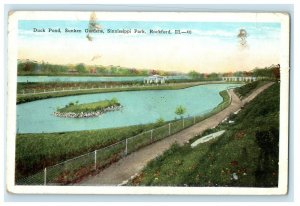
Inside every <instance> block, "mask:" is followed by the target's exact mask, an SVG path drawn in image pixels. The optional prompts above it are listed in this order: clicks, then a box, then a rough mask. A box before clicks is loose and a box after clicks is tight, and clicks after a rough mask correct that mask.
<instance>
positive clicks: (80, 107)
mask: <svg viewBox="0 0 300 206" xmlns="http://www.w3.org/2000/svg"><path fill="white" fill-rule="evenodd" d="M119 105H120V103H119V102H118V100H117V99H111V100H104V101H99V102H92V103H87V104H78V103H74V102H70V103H69V104H68V105H66V106H65V107H63V108H59V109H57V111H58V112H61V113H68V112H74V113H81V112H96V111H102V110H103V109H105V108H108V107H111V106H119Z"/></svg>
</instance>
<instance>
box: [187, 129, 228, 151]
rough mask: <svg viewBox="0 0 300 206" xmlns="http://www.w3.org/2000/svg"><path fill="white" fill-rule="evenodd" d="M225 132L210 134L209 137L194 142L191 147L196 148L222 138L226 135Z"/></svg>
mask: <svg viewBox="0 0 300 206" xmlns="http://www.w3.org/2000/svg"><path fill="white" fill-rule="evenodd" d="M224 132H225V130H221V131H218V132H215V133H212V134H209V135H206V136H204V137H201V138H200V139H197V140H196V141H195V142H193V143H192V144H191V147H192V148H194V147H196V146H197V145H198V144H202V143H204V142H208V141H210V140H212V139H214V138H216V137H219V136H221V135H222V134H224Z"/></svg>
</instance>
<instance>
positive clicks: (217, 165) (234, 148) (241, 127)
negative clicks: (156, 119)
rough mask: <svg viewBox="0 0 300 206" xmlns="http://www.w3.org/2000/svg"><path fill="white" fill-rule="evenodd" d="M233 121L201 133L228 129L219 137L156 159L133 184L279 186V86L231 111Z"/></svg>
mask: <svg viewBox="0 0 300 206" xmlns="http://www.w3.org/2000/svg"><path fill="white" fill-rule="evenodd" d="M230 120H232V121H234V123H233V124H229V123H228V122H225V123H223V124H221V125H219V126H218V127H216V128H214V129H209V130H207V131H206V132H204V134H202V135H207V134H210V133H212V132H215V131H219V130H223V129H225V130H226V132H225V133H224V134H223V135H222V136H220V137H218V138H216V139H215V140H212V141H210V142H207V143H203V144H200V145H198V146H196V147H195V148H193V149H191V147H190V144H186V145H184V146H179V145H176V144H175V145H173V146H172V147H171V149H169V150H167V151H166V152H165V153H164V154H163V155H161V156H159V157H158V158H156V159H154V160H153V161H151V162H150V163H149V164H148V165H147V166H146V167H145V168H144V169H143V171H142V172H141V174H140V175H139V176H137V177H136V178H134V179H133V180H132V182H131V183H130V184H131V185H159V186H242V187H276V186H277V184H278V151H279V149H278V142H279V84H277V83H276V84H274V85H272V86H271V87H270V88H269V89H267V90H266V91H264V92H263V93H261V94H260V95H259V96H257V98H256V99H254V100H253V101H252V102H250V103H249V104H248V105H246V106H245V107H244V109H242V110H241V111H240V112H239V113H238V114H237V115H231V117H230ZM200 137H201V136H197V137H195V138H194V139H193V140H192V141H190V142H193V141H195V140H196V139H198V138H200ZM283 138H287V137H283Z"/></svg>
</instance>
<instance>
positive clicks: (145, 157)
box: [76, 83, 273, 185]
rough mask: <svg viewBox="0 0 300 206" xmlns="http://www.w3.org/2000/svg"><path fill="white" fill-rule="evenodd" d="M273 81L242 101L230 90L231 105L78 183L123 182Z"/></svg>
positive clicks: (218, 119)
mask: <svg viewBox="0 0 300 206" xmlns="http://www.w3.org/2000/svg"><path fill="white" fill-rule="evenodd" d="M272 84H273V83H268V84H265V85H264V86H262V87H260V88H259V89H257V90H255V91H254V92H253V93H252V94H251V95H249V96H248V97H247V98H245V99H244V100H243V101H241V100H240V99H239V98H238V97H237V95H236V94H235V93H234V92H233V90H229V94H230V96H231V98H232V101H231V104H230V105H229V107H227V108H226V109H224V110H223V111H221V112H219V113H218V114H215V115H213V116H211V117H209V118H207V119H205V120H203V121H202V122H199V123H197V124H195V125H193V126H191V127H189V128H187V129H185V130H183V131H181V132H179V133H177V134H174V135H172V136H170V137H167V138H165V139H163V140H160V141H158V142H155V143H153V144H151V145H148V146H146V147H144V148H141V149H139V150H138V151H136V152H133V153H131V154H129V155H128V156H126V157H124V158H123V159H121V160H120V161H118V162H116V163H115V164H112V165H111V166H109V167H108V168H106V169H104V170H103V171H102V172H100V173H99V174H97V175H95V176H89V177H87V178H85V179H83V180H82V181H81V182H80V183H78V184H76V185H119V184H121V183H122V182H124V181H126V180H128V179H129V178H130V177H131V176H133V175H135V174H137V173H138V172H139V171H141V170H142V169H143V167H145V166H146V165H147V163H148V162H149V161H150V160H152V159H154V158H155V157H157V156H159V155H161V154H162V153H163V152H164V151H165V150H167V149H168V148H169V147H170V146H171V145H172V144H173V143H175V142H178V143H179V144H184V143H185V142H187V141H188V140H189V139H191V138H193V137H194V136H196V135H199V134H201V133H202V132H203V131H205V130H206V129H209V128H212V127H215V126H217V125H218V124H219V123H220V122H222V120H224V119H225V118H226V117H228V115H229V114H230V113H233V112H235V111H237V110H239V109H240V108H241V107H242V106H243V105H244V104H245V103H247V102H249V101H251V100H253V99H254V98H255V97H256V96H257V95H258V94H259V93H261V92H262V91H264V90H265V89H267V88H268V87H269V86H271V85H272Z"/></svg>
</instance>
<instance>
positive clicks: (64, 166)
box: [16, 95, 231, 185]
mask: <svg viewBox="0 0 300 206" xmlns="http://www.w3.org/2000/svg"><path fill="white" fill-rule="evenodd" d="M229 97H230V99H229V101H228V102H223V103H221V104H220V105H219V106H218V107H216V108H215V109H214V110H213V111H211V110H209V111H205V112H202V114H200V115H196V116H190V117H186V118H182V119H179V120H176V121H172V122H169V123H167V124H165V125H163V126H161V127H158V128H154V129H151V130H149V131H146V132H143V133H140V134H138V135H136V136H133V137H130V138H127V139H124V140H122V141H119V142H117V143H115V144H112V145H110V146H107V147H104V148H101V149H98V150H95V151H93V152H90V153H87V154H84V155H81V156H78V157H75V158H73V159H69V160H66V161H64V162H61V163H59V164H56V165H53V166H49V167H46V168H44V170H43V171H40V172H38V173H36V174H35V175H32V176H29V177H26V178H23V179H19V180H16V184H17V185H66V184H69V183H72V182H74V181H77V180H80V179H81V178H82V177H84V176H86V175H88V174H91V173H93V172H97V171H98V170H101V169H103V168H104V167H106V166H108V165H110V164H111V163H113V162H116V161H118V160H119V159H121V158H122V157H124V156H126V155H128V154H130V153H132V152H134V151H136V150H138V149H139V148H141V147H144V146H146V145H149V144H151V143H153V142H156V141H159V140H161V139H163V138H165V137H168V136H170V135H172V134H175V133H177V132H179V131H181V130H183V129H185V128H187V127H190V126H192V125H194V124H196V123H198V122H200V121H202V120H204V119H205V118H207V117H208V116H210V115H212V114H214V113H217V112H219V111H221V110H223V109H224V108H226V107H227V106H228V105H230V103H231V96H230V95H229Z"/></svg>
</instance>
